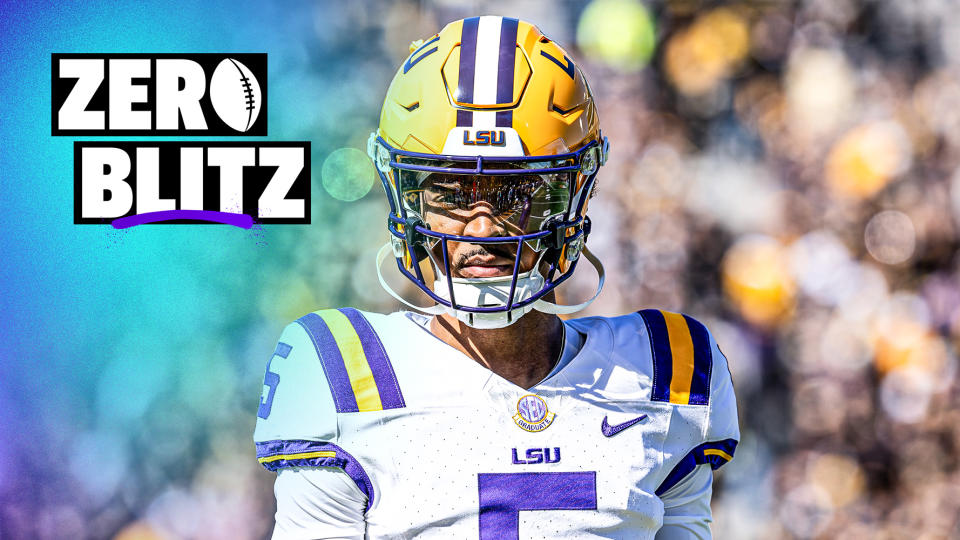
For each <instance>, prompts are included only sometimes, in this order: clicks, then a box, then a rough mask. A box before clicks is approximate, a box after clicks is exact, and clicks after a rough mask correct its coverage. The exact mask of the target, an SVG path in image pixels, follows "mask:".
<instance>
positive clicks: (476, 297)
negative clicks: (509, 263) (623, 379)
mask: <svg viewBox="0 0 960 540" xmlns="http://www.w3.org/2000/svg"><path fill="white" fill-rule="evenodd" d="M581 253H582V254H583V255H584V256H585V257H586V258H587V260H588V261H590V264H592V265H593V267H594V268H595V269H596V270H597V275H598V276H599V282H598V283H597V290H596V292H595V293H594V294H593V296H592V297H591V298H590V299H589V300H587V301H585V302H581V303H579V304H572V305H565V304H554V303H552V302H548V301H546V300H543V299H541V300H537V301H535V302H533V303H532V304H529V305H527V306H524V307H520V308H516V309H512V310H509V311H499V312H494V313H472V312H468V311H461V310H457V309H453V308H452V307H447V306H444V305H442V304H435V305H432V306H418V305H416V304H413V303H412V302H410V301H409V300H407V299H405V298H403V297H402V296H400V294H399V293H397V292H396V291H394V290H393V289H392V288H391V287H390V285H388V284H387V281H386V279H384V277H383V273H382V271H381V267H382V266H383V261H384V260H386V259H387V257H388V256H390V255H392V254H393V247H392V245H391V244H390V242H387V243H386V244H384V245H383V247H381V248H380V251H378V252H377V277H378V278H379V279H380V286H381V287H383V289H384V290H385V291H387V293H389V294H390V296H392V297H394V298H396V299H397V300H398V301H400V302H402V303H403V304H405V305H407V306H409V307H411V308H413V309H415V310H417V311H420V312H423V313H427V314H430V315H439V314H442V313H448V314H450V315H453V316H454V317H456V318H457V319H458V320H460V321H462V322H463V323H465V324H466V325H467V326H470V327H472V328H481V329H490V328H504V327H506V326H509V325H511V324H513V323H515V322H517V320H519V319H520V317H522V316H523V315H524V314H526V313H528V312H529V311H530V310H531V309H536V310H537V311H541V312H543V313H553V314H567V313H574V312H577V311H580V310H582V309H584V308H586V307H587V306H589V305H590V303H591V302H593V301H594V300H596V298H597V296H599V295H600V291H601V290H603V283H604V281H605V279H606V274H605V272H604V269H603V264H601V263H600V260H599V259H597V258H596V256H594V254H593V253H591V252H590V250H589V249H587V247H586V246H584V248H583V251H582V252H581ZM512 279H513V278H512V276H508V277H504V278H452V279H451V281H452V282H453V292H454V294H455V295H456V298H457V300H458V303H460V302H463V301H465V300H467V301H473V302H474V303H475V304H476V305H479V303H480V302H485V301H486V302H489V301H493V304H492V305H493V306H496V305H498V304H499V305H501V306H505V305H506V303H507V300H508V297H509V294H510V284H511V281H512ZM542 286H543V276H541V275H540V273H539V272H537V271H535V270H533V271H530V272H526V273H524V274H521V275H520V276H518V277H517V286H516V290H515V291H514V301H522V300H524V299H526V298H529V297H530V296H532V295H533V294H534V293H535V292H536V291H538V290H539V289H540V287H542ZM434 290H435V292H436V294H437V295H438V296H440V297H441V298H444V299H448V300H449V296H450V295H449V291H448V290H447V282H446V280H437V281H436V282H435V283H434Z"/></svg>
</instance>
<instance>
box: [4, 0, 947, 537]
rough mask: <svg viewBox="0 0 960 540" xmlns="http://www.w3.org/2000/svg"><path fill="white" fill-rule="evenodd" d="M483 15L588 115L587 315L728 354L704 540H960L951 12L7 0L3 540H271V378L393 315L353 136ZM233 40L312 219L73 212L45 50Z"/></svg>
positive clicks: (615, 1)
mask: <svg viewBox="0 0 960 540" xmlns="http://www.w3.org/2000/svg"><path fill="white" fill-rule="evenodd" d="M484 13H497V14H504V15H508V14H509V15H512V16H520V17H522V18H525V19H527V20H531V21H533V22H535V23H536V24H538V25H539V26H540V27H541V28H542V29H543V30H544V31H545V32H546V33H547V34H548V35H550V36H551V37H553V38H554V39H556V40H558V41H559V42H561V43H562V44H564V45H565V46H567V47H568V48H569V49H570V51H571V52H572V54H573V56H574V58H575V59H576V60H577V61H578V62H579V65H580V66H581V68H582V69H583V70H584V72H585V73H586V74H587V75H588V78H589V80H590V82H591V84H592V88H593V90H594V92H595V94H596V98H597V101H598V102H599V107H600V116H601V121H602V126H603V129H604V133H605V134H606V135H608V136H609V138H610V140H611V142H612V151H613V152H612V158H611V161H610V162H609V163H608V165H607V166H606V167H605V168H604V169H603V170H602V171H601V175H600V187H599V193H598V196H597V198H596V199H594V201H593V203H592V207H591V214H592V215H593V216H594V233H593V235H592V236H591V239H590V245H591V246H592V248H593V250H594V251H595V252H596V253H598V254H599V255H600V257H601V259H602V260H604V262H605V263H606V266H607V269H608V272H609V275H610V280H609V282H608V285H607V289H606V290H605V292H604V294H603V295H602V297H601V298H600V300H598V301H597V302H596V303H595V304H594V306H592V307H591V308H590V310H589V311H588V313H589V314H620V313H626V312H629V311H633V310H636V309H640V308H642V307H654V306H655V307H661V308H665V309H671V310H683V311H685V312H687V313H689V314H692V315H694V316H696V317H698V318H699V319H701V320H703V321H705V322H706V323H707V324H708V326H709V327H710V328H711V329H712V330H713V332H714V333H715V334H716V336H717V339H718V341H719V342H720V343H721V346H722V347H723V349H724V351H725V352H726V354H727V356H728V357H729V358H730V359H731V362H730V363H731V366H732V369H733V375H734V379H735V383H736V386H737V396H738V398H739V402H740V414H741V424H742V430H743V436H742V442H741V445H740V448H739V449H738V451H737V457H736V459H735V460H734V462H733V463H732V464H731V465H729V466H727V467H725V468H724V469H723V470H722V473H721V474H720V475H719V477H718V482H717V484H716V492H715V497H714V505H713V506H714V511H715V527H714V529H715V533H716V536H717V537H718V538H791V537H792V538H904V537H912V538H917V539H934V538H960V524H958V517H957V516H960V473H958V463H957V459H958V455H960V408H958V407H957V405H958V400H960V392H958V385H957V377H956V370H957V361H956V346H957V344H958V338H960V285H958V283H960V281H958V277H960V276H958V258H957V254H956V252H957V239H958V236H957V227H958V223H960V168H958V166H960V40H958V39H957V37H956V36H957V35H958V32H960V10H958V9H956V5H955V4H953V3H951V2H949V1H947V0H917V1H910V2H901V1H893V0H887V1H882V0H872V1H871V0H809V1H803V2H776V1H764V2H750V1H739V2H736V1H734V2H724V3H716V2H708V1H698V0H683V1H653V0H649V1H646V2H644V3H640V2H632V1H628V0H595V1H593V2H589V3H587V2H584V3H580V2H571V1H564V2H534V1H528V0H511V1H497V2H490V3H474V2H469V1H462V0H433V1H421V2H410V1H400V2H386V1H383V2H332V1H327V2H317V3H305V2H272V3H267V2H246V1H245V2H239V3H237V2H228V1H225V0H217V1H213V2H194V3H189V4H178V3H170V2H160V1H152V2H136V3H133V2H131V3H109V4H98V3H92V2H71V3H63V4H61V3H59V2H29V3H28V2H22V3H16V2H4V3H2V5H0V26H2V36H3V38H2V39H0V51H2V53H3V54H2V62H3V70H2V72H0V89H2V97H0V99H2V102H3V104H2V107H0V130H2V133H3V137H2V150H0V171H2V173H0V174H2V177H3V181H2V184H0V185H2V189H3V193H2V199H0V200H2V201H3V205H2V214H0V231H2V233H3V234H2V235H0V254H2V258H0V260H2V262H0V268H2V270H0V283H2V285H0V287H2V289H0V290H2V303H3V317H2V320H3V323H2V328H3V331H2V334H3V337H2V339H0V358H2V361H0V538H10V539H16V538H119V539H122V540H134V539H155V538H157V539H159V538H231V539H242V538H263V537H265V536H267V535H268V534H269V530H270V526H271V519H272V512H273V500H272V491H271V482H272V478H273V477H272V475H271V474H269V473H267V472H265V471H263V470H261V469H260V467H259V466H258V465H257V464H256V461H255V459H254V448H253V444H252V442H251V432H252V429H253V424H254V419H255V410H256V406H257V401H258V396H259V393H260V390H261V382H262V373H263V368H264V365H265V362H266V361H267V359H268V358H269V355H270V353H271V351H272V350H273V345H274V342H275V339H276V337H277V336H278V335H279V332H280V330H281V328H282V327H283V326H284V325H285V323H287V322H289V321H290V320H292V319H294V318H296V317H297V316H299V315H301V314H303V313H306V312H308V311H312V310H314V309H319V308H323V307H332V306H344V305H352V306H356V307H360V308H364V309H368V310H393V309H395V307H396V306H395V305H394V304H393V303H391V302H389V301H388V297H387V296H386V294H384V293H382V292H381V291H380V290H379V288H378V287H377V285H376V282H375V276H374V272H373V262H372V261H373V253H374V252H375V250H376V248H377V247H378V245H379V244H381V243H382V242H383V241H385V239H386V233H385V231H384V229H383V227H382V225H383V223H384V215H385V211H386V203H385V202H384V200H383V198H382V194H381V192H380V188H379V187H378V186H377V185H375V184H374V180H375V177H374V171H373V169H372V166H371V165H370V164H368V162H367V161H366V158H365V156H364V154H363V152H362V149H363V148H364V143H365V140H366V137H367V134H368V133H369V132H370V131H371V130H372V129H374V128H375V125H376V121H377V116H378V110H379V105H380V102H381V100H382V98H383V95H384V93H385V90H386V87H387V85H388V83H389V81H390V78H391V77H392V76H393V73H394V71H395V69H396V67H397V66H398V65H399V64H400V63H401V62H402V61H403V59H404V58H405V56H406V54H407V50H408V49H407V46H408V44H409V43H410V42H411V41H412V40H415V39H419V38H424V37H427V36H429V35H430V34H432V33H433V32H435V31H436V30H438V29H439V28H440V27H441V26H442V25H443V24H444V23H446V22H448V21H450V20H454V19H457V18H460V17H463V16H469V15H472V14H484ZM224 51H239V52H267V53H269V62H270V63H269V67H270V81H269V89H270V118H269V120H270V123H269V133H270V137H269V138H270V139H274V140H310V141H312V143H313V156H312V157H313V163H314V166H313V222H314V223H313V225H311V226H267V227H265V228H264V229H263V230H262V231H260V232H256V231H252V230H251V231H245V230H241V229H237V228H233V227H228V226H186V227H185V226H156V225H150V226H141V227H135V228H133V229H128V230H123V231H118V230H113V229H111V228H109V227H106V226H75V225H73V224H72V208H73V187H72V186H73V178H72V170H73V169H72V141H73V138H69V137H62V138H61V137H58V138H54V137H51V136H50V117H49V114H50V102H49V99H50V54H51V53H53V52H59V53H66V52H224ZM584 273H585V274H586V275H587V277H589V271H584ZM587 285H589V280H587V281H585V282H582V283H581V284H580V285H577V286H572V287H570V288H569V290H568V291H567V292H568V293H569V294H571V295H574V294H577V293H578V292H581V291H582V290H583V287H586V286H587Z"/></svg>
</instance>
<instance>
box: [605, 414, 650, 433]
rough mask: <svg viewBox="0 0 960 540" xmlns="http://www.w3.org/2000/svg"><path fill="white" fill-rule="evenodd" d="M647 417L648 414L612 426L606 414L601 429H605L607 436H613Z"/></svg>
mask: <svg viewBox="0 0 960 540" xmlns="http://www.w3.org/2000/svg"><path fill="white" fill-rule="evenodd" d="M646 417H647V415H643V416H640V417H638V418H634V419H633V420H627V421H626V422H624V423H622V424H616V425H614V426H611V425H610V424H608V423H607V417H606V416H604V417H603V424H601V425H600V431H603V434H604V435H605V436H607V437H613V436H614V435H616V434H617V433H620V432H621V431H623V430H625V429H627V428H628V427H630V426H632V425H634V424H636V423H639V422H641V421H643V420H644V419H645V418H646Z"/></svg>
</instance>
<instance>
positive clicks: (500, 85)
mask: <svg viewBox="0 0 960 540" xmlns="http://www.w3.org/2000/svg"><path fill="white" fill-rule="evenodd" d="M502 21H503V22H501V24H500V56H499V58H498V59H497V103H512V102H513V70H514V65H515V63H516V54H517V19H510V18H507V17H504V18H503V19H502ZM497 125H498V126H499V124H497Z"/></svg>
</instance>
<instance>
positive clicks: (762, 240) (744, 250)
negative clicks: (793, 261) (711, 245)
mask: <svg viewBox="0 0 960 540" xmlns="http://www.w3.org/2000/svg"><path fill="white" fill-rule="evenodd" d="M723 284H724V291H726V293H727V295H728V296H729V297H730V299H731V300H732V301H733V303H734V304H735V305H736V306H737V308H738V309H739V310H740V313H741V314H742V315H743V317H744V318H746V319H747V320H749V321H751V322H753V323H755V324H758V325H761V326H766V325H773V324H776V323H778V322H781V321H782V320H783V319H785V318H788V317H790V315H791V314H792V310H793V302H794V288H795V287H794V282H793V277H792V275H791V274H790V266H789V261H788V254H787V250H786V249H785V248H784V247H783V246H782V245H781V244H780V243H779V242H777V241H776V240H775V239H773V238H770V237H766V236H760V235H753V236H746V237H744V238H742V239H741V240H739V241H738V242H737V243H736V244H734V245H733V247H731V248H730V250H729V251H728V252H727V254H726V255H725V256H724V261H723Z"/></svg>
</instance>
